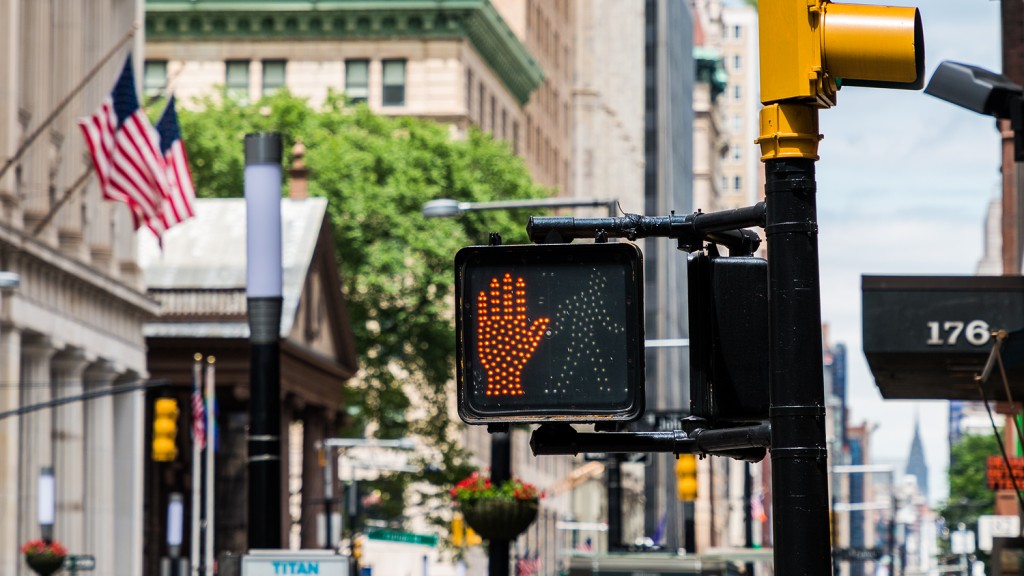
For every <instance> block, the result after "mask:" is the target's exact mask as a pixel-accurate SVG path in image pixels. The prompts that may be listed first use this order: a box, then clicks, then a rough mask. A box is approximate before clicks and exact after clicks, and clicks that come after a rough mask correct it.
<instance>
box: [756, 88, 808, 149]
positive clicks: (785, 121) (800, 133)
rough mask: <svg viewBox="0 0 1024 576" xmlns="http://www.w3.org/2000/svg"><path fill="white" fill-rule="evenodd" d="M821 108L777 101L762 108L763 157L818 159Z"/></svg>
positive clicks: (760, 140)
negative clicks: (819, 112)
mask: <svg viewBox="0 0 1024 576" xmlns="http://www.w3.org/2000/svg"><path fill="white" fill-rule="evenodd" d="M821 138H822V136H821V134H819V133H818V108H817V107H816V106H815V105H814V104H810V103H802V102H777V103H775V104H768V105H766V106H765V107H764V108H762V109H761V135H760V136H759V137H758V138H757V140H756V141H755V142H756V143H757V144H759V145H760V146H761V161H762V162H764V161H766V160H774V159H778V158H808V159H810V160H817V159H818V141H820V140H821Z"/></svg>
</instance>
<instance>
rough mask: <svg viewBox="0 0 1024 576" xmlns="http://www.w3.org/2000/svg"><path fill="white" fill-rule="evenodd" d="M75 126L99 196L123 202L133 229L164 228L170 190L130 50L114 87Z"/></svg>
mask: <svg viewBox="0 0 1024 576" xmlns="http://www.w3.org/2000/svg"><path fill="white" fill-rule="evenodd" d="M78 125H79V127H80V128H81V129H82V134H83V135H85V141H86V144H87V145H88V146H89V153H90V154H91V155H92V163H93V167H94V168H95V169H96V175H97V178H98V179H99V181H100V188H101V189H102V191H103V197H104V198H106V199H107V200H113V201H115V202H124V203H126V204H128V207H129V208H130V209H131V211H132V216H133V217H134V219H135V228H136V229H138V228H139V226H141V225H143V224H145V225H147V226H148V227H149V228H150V229H151V230H152V231H153V233H155V234H156V235H157V237H159V236H160V234H161V233H162V232H163V231H164V230H165V229H166V225H165V224H164V219H163V217H162V212H163V207H162V204H163V202H164V198H166V197H168V196H169V195H170V186H169V184H168V182H167V171H166V166H165V165H164V157H163V154H161V153H160V137H159V136H158V135H157V133H156V130H154V129H153V126H152V125H151V124H150V123H149V118H147V117H146V113H145V112H144V111H143V110H142V107H141V106H139V98H138V96H137V95H136V93H135V73H134V71H133V69H132V57H131V55H130V54H129V55H128V58H127V59H126V60H125V63H124V68H123V69H122V70H121V75H120V76H119V77H118V78H117V82H116V83H115V84H114V89H113V91H111V93H110V95H109V96H107V97H106V98H105V99H104V100H103V103H102V104H100V107H99V109H98V110H96V112H94V113H93V114H92V116H88V117H86V118H82V119H81V120H79V121H78Z"/></svg>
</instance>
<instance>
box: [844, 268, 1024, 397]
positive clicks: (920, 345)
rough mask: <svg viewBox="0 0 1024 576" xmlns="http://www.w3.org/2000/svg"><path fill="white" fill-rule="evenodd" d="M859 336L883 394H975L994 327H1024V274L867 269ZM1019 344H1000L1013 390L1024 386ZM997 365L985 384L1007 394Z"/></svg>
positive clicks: (992, 390)
mask: <svg viewBox="0 0 1024 576" xmlns="http://www.w3.org/2000/svg"><path fill="white" fill-rule="evenodd" d="M862 291H863V292H862V296H863V310H862V311H863V337H864V355H865V356H866V357H867V360H868V364H869V365H870V367H871V372H872V373H873V374H874V376H875V383H876V384H877V385H878V389H879V391H881V393H882V396H883V397H885V398H903V399H911V398H935V399H950V400H979V399H980V398H979V394H978V388H977V385H976V384H975V379H974V377H975V375H977V374H980V373H981V371H982V369H983V368H984V366H985V361H986V360H987V359H988V357H989V354H990V352H991V350H992V331H993V330H1007V331H1008V332H1013V331H1015V330H1019V329H1021V328H1022V327H1024V278H1022V277H1019V276H1017V277H1010V276H864V277H863V278H862ZM1015 348H1016V346H1008V347H1007V348H1005V349H1004V351H1003V360H1004V363H1005V365H1006V367H1007V370H1008V373H1009V381H1010V385H1011V390H1013V392H1014V394H1015V395H1016V394H1018V393H1020V392H1019V391H1018V390H1017V389H1021V390H1024V380H1022V378H1021V377H1022V376H1024V369H1022V368H1024V366H1022V364H1024V362H1022V361H1021V359H1018V358H1016V356H1017V354H1011V352H1014V349H1015ZM997 378H1000V376H999V375H998V372H997V373H996V374H995V375H994V376H993V378H992V381H991V382H990V383H989V385H988V386H986V389H985V392H986V395H987V396H988V398H990V399H993V398H995V399H1004V397H1005V393H1004V392H1003V386H1002V382H1001V379H1000V381H999V382H998V385H996V384H997V383H996V379H997Z"/></svg>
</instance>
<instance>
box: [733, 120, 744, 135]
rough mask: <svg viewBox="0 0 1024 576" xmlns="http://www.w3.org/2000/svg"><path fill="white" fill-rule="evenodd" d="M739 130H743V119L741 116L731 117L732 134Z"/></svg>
mask: <svg viewBox="0 0 1024 576" xmlns="http://www.w3.org/2000/svg"><path fill="white" fill-rule="evenodd" d="M741 130H743V117H742V116H733V117H732V131H733V132H739V131H741Z"/></svg>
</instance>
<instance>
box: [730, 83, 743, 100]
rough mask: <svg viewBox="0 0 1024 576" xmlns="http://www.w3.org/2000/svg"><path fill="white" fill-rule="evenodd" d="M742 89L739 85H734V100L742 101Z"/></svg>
mask: <svg viewBox="0 0 1024 576" xmlns="http://www.w3.org/2000/svg"><path fill="white" fill-rule="evenodd" d="M740 88H741V87H740V85H739V84H736V85H733V87H732V98H733V100H739V99H740V94H742V90H741V89H740Z"/></svg>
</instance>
